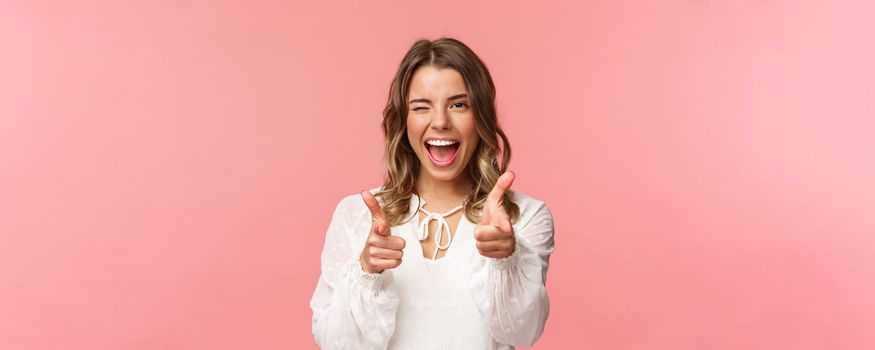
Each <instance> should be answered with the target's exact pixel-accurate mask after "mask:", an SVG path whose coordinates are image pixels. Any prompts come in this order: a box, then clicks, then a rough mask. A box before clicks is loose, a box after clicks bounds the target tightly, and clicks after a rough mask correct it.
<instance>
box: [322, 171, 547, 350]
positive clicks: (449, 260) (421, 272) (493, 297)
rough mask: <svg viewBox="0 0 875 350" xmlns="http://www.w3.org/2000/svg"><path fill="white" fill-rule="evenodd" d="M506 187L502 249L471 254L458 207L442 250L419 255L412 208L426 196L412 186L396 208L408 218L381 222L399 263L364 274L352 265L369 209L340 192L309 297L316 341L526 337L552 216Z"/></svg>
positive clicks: (533, 327)
mask: <svg viewBox="0 0 875 350" xmlns="http://www.w3.org/2000/svg"><path fill="white" fill-rule="evenodd" d="M378 190H379V187H378V188H374V189H371V190H370V192H371V193H377V191H378ZM508 193H511V192H508ZM512 193H513V195H512V201H513V202H514V203H516V204H517V205H518V206H519V208H520V217H519V220H517V222H516V223H515V224H513V230H514V234H515V236H516V242H517V243H516V248H515V250H514V252H513V254H511V255H510V256H508V257H506V258H503V259H494V258H489V257H484V256H482V255H480V253H479V252H478V251H477V248H476V246H475V240H474V227H475V225H476V224H475V223H472V222H470V221H468V219H467V218H466V217H465V215H464V212H463V213H462V217H461V219H460V220H459V226H458V228H457V229H456V230H455V231H453V232H452V234H453V235H452V236H453V240H452V242H451V243H450V247H449V248H448V249H447V251H446V254H445V255H444V256H443V257H442V258H439V259H437V260H431V259H428V258H426V257H424V255H423V250H422V246H421V244H420V242H419V237H418V232H419V222H418V221H419V220H418V218H419V215H414V214H415V213H417V212H418V210H419V209H420V208H423V206H425V204H426V203H425V201H424V200H422V199H421V198H420V197H419V196H417V195H415V194H414V195H413V197H412V198H411V200H410V209H409V210H408V215H407V216H405V218H410V220H408V221H407V222H404V223H402V224H399V225H396V226H392V227H391V234H392V235H396V236H400V237H402V238H404V240H405V241H406V242H407V244H406V245H405V247H404V253H403V258H402V260H401V265H399V266H398V267H396V268H394V269H387V270H384V271H383V272H382V273H374V274H371V273H367V272H364V271H362V269H361V265H360V263H359V260H358V257H359V254H360V253H361V251H362V249H363V248H364V244H365V240H366V239H367V236H368V233H369V231H370V228H371V216H370V211H369V210H368V208H367V206H365V203H364V201H363V200H362V198H361V196H360V195H359V194H354V195H349V196H347V197H345V198H343V199H342V200H341V201H340V203H338V204H337V207H336V208H335V210H334V214H333V216H332V218H331V223H330V224H329V226H328V231H327V233H326V236H325V245H324V247H323V249H322V257H321V261H322V272H321V275H320V276H319V281H318V283H317V285H316V290H315V292H314V293H313V297H312V299H311V300H310V308H311V309H312V310H313V336H314V337H315V339H316V342H317V343H318V344H319V346H321V347H322V348H323V349H513V348H514V347H513V345H525V346H529V345H531V344H533V343H534V342H535V341H536V340H537V339H538V338H539V337H540V336H541V333H542V332H543V331H544V323H545V322H546V320H547V316H548V314H549V312H550V302H549V299H548V297H547V290H546V289H545V285H546V278H547V267H548V265H549V259H550V254H551V253H552V252H553V216H552V214H551V213H550V209H549V208H548V207H547V205H546V204H545V203H544V202H542V201H540V200H537V199H534V198H532V197H529V196H527V195H525V194H522V193H520V192H519V191H512ZM377 199H378V201H379V202H380V204H381V205H382V201H381V200H380V198H379V197H377ZM426 209H427V208H426ZM414 218H417V220H414ZM445 234H446V233H445ZM428 255H429V256H431V255H432V254H431V252H429V254H428Z"/></svg>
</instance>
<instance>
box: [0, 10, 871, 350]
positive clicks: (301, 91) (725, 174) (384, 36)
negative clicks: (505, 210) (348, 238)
mask: <svg viewBox="0 0 875 350" xmlns="http://www.w3.org/2000/svg"><path fill="white" fill-rule="evenodd" d="M529 3H532V2H527V4H525V5H522V4H513V3H507V2H504V1H502V2H496V3H487V2H482V1H477V2H469V1H466V2H446V1H442V2H435V3H434V4H430V5H424V4H414V3H412V2H406V1H404V2H402V1H396V2H386V1H383V2H378V1H351V2H346V3H342V4H341V3H329V2H324V1H318V2H317V1H306V2H289V1H237V2H227V1H224V2H217V1H170V0H166V1H103V2H97V1H75V4H74V2H67V1H56V2H45V1H25V0H21V1H14V0H13V1H3V2H2V3H0V235H2V237H0V238H2V244H0V348H2V349H62V348H63V349H293V348H315V344H314V342H313V340H312V336H311V333H310V316H311V314H310V310H309V307H308V302H309V298H310V296H311V293H312V291H313V288H314V287H315V284H316V279H317V277H318V269H319V266H318V256H319V253H320V250H321V247H322V242H323V238H324V234H325V229H326V228H327V225H328V221H329V218H330V215H331V212H332V210H333V209H334V206H335V205H336V204H337V202H338V201H339V200H340V198H342V197H343V196H345V195H349V194H353V193H356V192H357V191H359V190H361V189H364V188H370V187H375V186H377V185H379V180H380V179H381V176H382V172H381V169H382V168H381V164H380V159H381V156H382V155H381V150H382V148H381V147H382V139H381V134H380V131H379V121H380V111H381V110H382V107H383V103H384V102H385V100H386V95H387V92H388V86H389V82H390V80H391V78H392V75H393V74H394V71H395V69H396V67H397V64H398V63H399V62H400V59H401V57H402V55H403V54H404V52H405V51H406V50H407V48H408V47H409V46H410V45H411V44H412V43H413V41H414V40H415V39H417V38H420V37H427V38H430V39H435V38H438V37H440V36H441V35H450V36H454V37H457V38H459V39H461V40H463V41H464V42H466V43H467V44H469V45H470V46H471V47H472V48H473V49H474V50H475V51H476V52H477V53H478V54H479V55H480V56H481V57H482V58H483V59H484V61H485V62H486V63H487V65H488V66H489V68H490V69H491V72H492V74H493V76H494V79H495V82H496V84H497V87H498V104H499V113H500V118H501V120H502V121H503V123H504V125H505V127H506V130H507V133H508V135H509V137H510V140H511V142H512V145H513V146H514V157H513V161H512V169H514V170H515V171H516V173H517V175H518V178H517V181H516V182H515V184H514V185H515V188H516V189H518V190H520V191H523V192H525V193H527V194H530V195H532V196H534V197H536V198H539V199H542V200H544V201H546V202H547V203H548V205H550V207H551V209H552V210H553V214H554V216H555V223H556V244H557V250H556V253H555V254H554V256H553V260H552V266H551V269H550V273H549V275H548V289H549V292H550V296H551V300H552V305H553V308H552V312H551V316H550V319H549V321H548V324H547V328H546V332H545V333H544V336H543V338H542V339H541V340H540V341H539V342H538V343H537V344H536V346H535V348H540V349H557V348H580V349H706V348H707V349H871V348H875V335H873V333H872V332H871V331H872V325H873V324H875V298H873V297H872V295H873V294H875V258H873V254H875V235H873V233H875V215H873V212H875V210H873V208H875V137H873V134H875V108H873V101H875V68H873V67H875V65H873V64H872V62H875V41H873V37H875V21H873V20H872V15H873V13H875V6H873V5H872V2H869V1H664V2H661V3H657V2H656V1H639V2H629V1H604V2H590V3H587V4H577V5H574V4H571V3H572V2H567V3H548V2H539V4H538V5H534V4H529Z"/></svg>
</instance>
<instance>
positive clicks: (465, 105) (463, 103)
mask: <svg viewBox="0 0 875 350" xmlns="http://www.w3.org/2000/svg"><path fill="white" fill-rule="evenodd" d="M458 105H462V106H463V107H464V108H468V104H467V103H465V102H456V103H453V106H454V107H455V106H458Z"/></svg>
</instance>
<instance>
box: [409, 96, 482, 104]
mask: <svg viewBox="0 0 875 350" xmlns="http://www.w3.org/2000/svg"><path fill="white" fill-rule="evenodd" d="M463 97H468V94H458V95H453V96H450V98H448V99H447V101H452V100H458V99H460V98H463ZM416 102H425V103H429V104H430V103H431V100H429V99H427V98H417V99H413V100H410V103H416Z"/></svg>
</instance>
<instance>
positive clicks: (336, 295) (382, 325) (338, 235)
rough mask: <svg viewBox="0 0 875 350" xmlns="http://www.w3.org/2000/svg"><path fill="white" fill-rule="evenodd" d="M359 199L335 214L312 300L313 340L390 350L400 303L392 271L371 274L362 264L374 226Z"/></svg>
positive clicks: (325, 346)
mask: <svg viewBox="0 0 875 350" xmlns="http://www.w3.org/2000/svg"><path fill="white" fill-rule="evenodd" d="M356 199H358V200H359V201H360V200H361V199H360V198H357V197H356V196H348V197H346V198H344V199H343V200H341V201H340V203H339V204H338V205H337V207H336V208H335V210H334V214H333V215H332V218H331V223H330V224H329V226H328V232H327V233H326V236H325V245H324V247H323V249H322V256H321V261H322V262H321V263H322V269H321V275H320V276H319V282H318V283H317V285H316V290H315V292H314V293H313V297H312V299H311V300H310V308H311V309H312V311H313V322H312V325H313V336H314V337H315V339H316V343H317V344H319V346H320V347H321V348H323V349H386V347H387V346H388V343H389V339H390V338H391V337H392V334H393V333H394V332H395V312H396V310H397V308H398V303H399V298H398V293H397V291H396V290H395V287H394V283H393V280H392V271H391V270H386V271H384V272H382V273H379V274H371V273H367V272H364V271H362V269H361V265H360V263H359V259H358V257H359V253H360V252H361V249H362V247H363V244H364V240H365V239H366V236H365V235H366V234H367V230H368V229H369V227H365V223H366V224H367V225H368V226H369V224H370V220H369V219H367V220H364V219H366V217H367V209H366V207H365V206H364V203H363V202H362V203H361V205H357V204H358V203H357V202H355V200H356Z"/></svg>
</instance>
